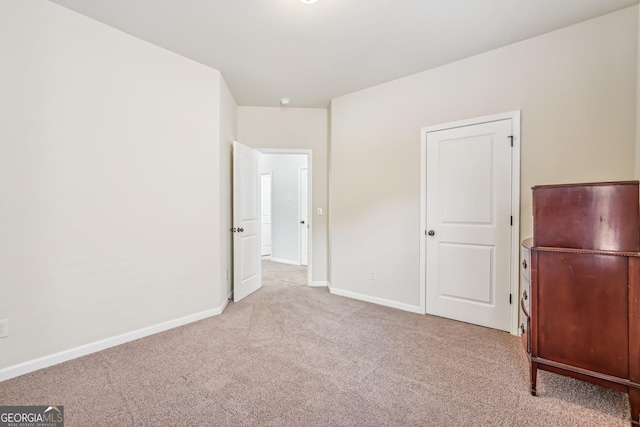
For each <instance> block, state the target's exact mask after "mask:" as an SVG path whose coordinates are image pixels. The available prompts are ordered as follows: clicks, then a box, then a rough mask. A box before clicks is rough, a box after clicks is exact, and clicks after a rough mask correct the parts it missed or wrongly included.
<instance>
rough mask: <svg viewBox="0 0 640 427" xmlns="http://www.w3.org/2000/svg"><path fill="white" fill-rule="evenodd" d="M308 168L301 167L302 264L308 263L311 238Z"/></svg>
mask: <svg viewBox="0 0 640 427" xmlns="http://www.w3.org/2000/svg"><path fill="white" fill-rule="evenodd" d="M308 180H309V175H308V169H306V168H304V169H300V187H299V188H300V197H299V200H300V264H301V265H307V262H308V254H309V252H308V251H309V247H308V238H309V218H308V212H307V211H308V198H307V192H308V186H309V181H308Z"/></svg>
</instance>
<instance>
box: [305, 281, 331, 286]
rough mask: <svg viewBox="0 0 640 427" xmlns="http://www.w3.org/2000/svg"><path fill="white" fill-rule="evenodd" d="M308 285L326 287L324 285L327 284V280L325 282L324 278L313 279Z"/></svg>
mask: <svg viewBox="0 0 640 427" xmlns="http://www.w3.org/2000/svg"><path fill="white" fill-rule="evenodd" d="M309 286H312V287H326V286H329V282H327V281H326V280H314V281H313V282H311V284H310V285H309Z"/></svg>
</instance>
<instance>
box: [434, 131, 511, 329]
mask: <svg viewBox="0 0 640 427" xmlns="http://www.w3.org/2000/svg"><path fill="white" fill-rule="evenodd" d="M512 135H513V134H512V121H511V120H510V119H508V120H500V121H494V122H489V123H481V124H476V125H469V126H461V127H458V128H452V129H445V130H440V131H435V132H429V133H427V134H426V146H427V147H426V149H427V159H426V160H427V171H426V173H427V177H426V178H427V183H426V186H427V203H426V209H427V211H426V213H427V215H426V226H427V230H428V232H427V234H428V235H427V236H426V256H427V261H426V298H427V301H426V312H427V313H429V314H435V315H438V316H443V317H448V318H450V319H456V320H461V321H463V322H469V323H474V324H477V325H481V326H487V327H490V328H495V329H501V330H505V331H509V330H510V314H511V306H510V304H511V297H510V292H511V291H510V289H511V281H510V274H511V252H512V250H511V240H512V230H513V228H512V225H511V221H512V216H513V213H512V201H511V164H512V158H511V151H512V147H511V142H510V141H511V138H512Z"/></svg>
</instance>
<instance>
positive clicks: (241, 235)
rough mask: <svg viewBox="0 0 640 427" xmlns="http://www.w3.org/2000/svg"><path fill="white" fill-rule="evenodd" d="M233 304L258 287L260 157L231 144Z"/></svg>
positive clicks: (235, 144)
mask: <svg viewBox="0 0 640 427" xmlns="http://www.w3.org/2000/svg"><path fill="white" fill-rule="evenodd" d="M231 231H232V232H233V301H236V302H237V301H240V300H241V299H242V298H244V297H246V296H247V295H249V294H251V293H252V292H254V291H256V290H258V289H259V288H260V286H262V268H261V265H260V262H261V260H260V251H261V245H260V233H261V221H260V153H259V152H257V151H256V150H252V149H251V148H249V147H247V146H246V145H243V144H240V143H239V142H237V141H234V143H233V228H232V229H231Z"/></svg>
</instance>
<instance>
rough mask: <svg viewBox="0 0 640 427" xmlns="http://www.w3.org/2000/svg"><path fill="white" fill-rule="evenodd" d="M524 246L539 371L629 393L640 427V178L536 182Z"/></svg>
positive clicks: (528, 335) (527, 307)
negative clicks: (530, 229)
mask: <svg viewBox="0 0 640 427" xmlns="http://www.w3.org/2000/svg"><path fill="white" fill-rule="evenodd" d="M533 236H534V237H533V239H527V240H525V241H524V242H523V245H522V247H523V262H522V270H521V271H522V284H523V286H522V295H521V298H520V310H521V319H522V322H521V326H520V328H521V332H522V335H521V336H522V343H523V346H524V348H525V350H526V352H527V355H528V357H529V360H530V370H531V394H533V395H535V394H536V376H537V371H538V369H543V370H546V371H550V372H554V373H557V374H561V375H567V376H570V377H573V378H577V379H580V380H583V381H589V382H592V383H595V384H599V385H602V386H605V387H610V388H613V389H616V390H620V391H623V392H626V393H628V394H629V403H630V407H631V424H632V425H634V426H640V422H639V417H640V206H639V183H638V181H625V182H610V183H591V184H570V185H545V186H536V187H533Z"/></svg>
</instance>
